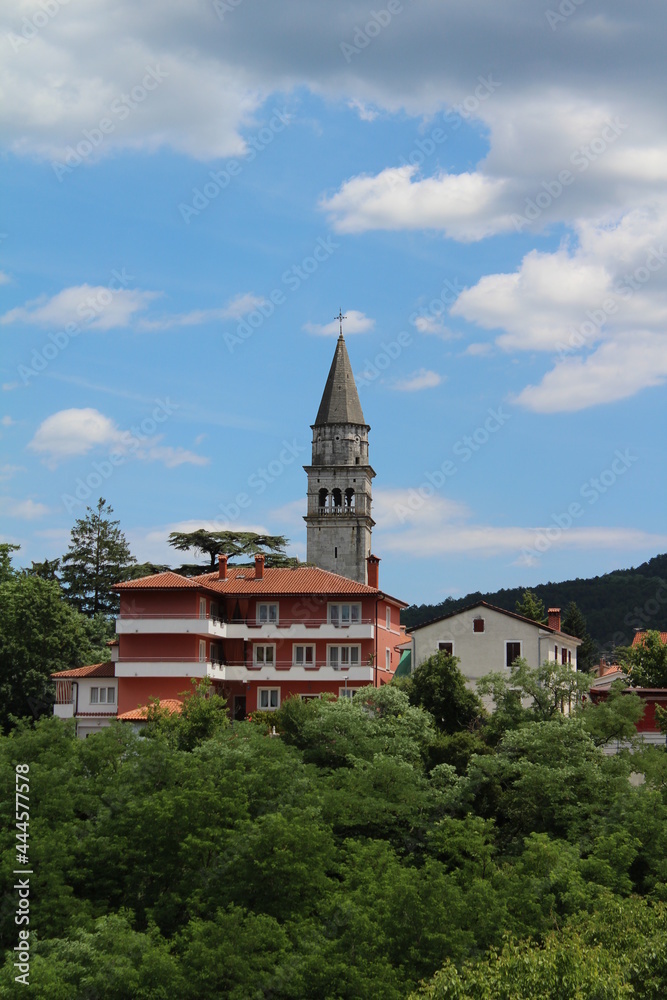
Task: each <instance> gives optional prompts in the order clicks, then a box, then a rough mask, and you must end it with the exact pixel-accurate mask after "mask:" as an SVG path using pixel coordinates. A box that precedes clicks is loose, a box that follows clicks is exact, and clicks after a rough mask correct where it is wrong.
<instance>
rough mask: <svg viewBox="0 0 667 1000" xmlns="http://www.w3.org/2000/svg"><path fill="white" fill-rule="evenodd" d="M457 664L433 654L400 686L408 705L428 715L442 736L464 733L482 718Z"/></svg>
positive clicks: (440, 655) (441, 653)
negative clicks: (444, 734) (407, 699)
mask: <svg viewBox="0 0 667 1000" xmlns="http://www.w3.org/2000/svg"><path fill="white" fill-rule="evenodd" d="M458 662H459V661H458V659H457V658H456V657H455V656H451V655H450V654H449V653H445V652H438V653H434V654H433V656H429V658H428V659H427V660H425V661H424V662H423V663H421V664H420V665H419V666H418V667H417V669H416V670H415V671H414V672H413V673H412V674H410V676H409V677H407V678H406V679H405V680H404V681H402V682H401V687H402V689H403V690H404V691H405V692H406V694H407V696H408V698H409V699H410V703H411V704H412V705H417V706H419V707H420V708H423V709H425V710H426V711H427V712H430V713H431V715H432V716H433V719H434V721H435V724H436V726H437V727H438V729H440V730H441V731H442V732H444V733H455V732H458V731H459V730H461V729H468V728H469V727H470V726H473V725H474V724H475V722H476V721H477V720H478V719H479V718H480V717H481V716H482V715H483V708H482V703H481V701H480V700H479V698H478V697H477V695H476V694H475V693H474V692H473V691H470V690H469V689H468V688H467V687H466V682H465V678H464V676H463V674H462V673H461V671H460V670H459V668H458Z"/></svg>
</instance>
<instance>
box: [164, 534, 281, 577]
mask: <svg viewBox="0 0 667 1000" xmlns="http://www.w3.org/2000/svg"><path fill="white" fill-rule="evenodd" d="M169 544H170V545H173V547H174V548H175V549H178V550H179V551H181V552H189V551H190V550H193V551H194V552H200V553H202V555H203V554H207V555H208V557H209V559H210V560H211V564H210V566H211V569H215V567H216V560H217V558H218V556H219V555H227V556H231V557H232V558H236V557H239V556H253V555H255V554H256V553H258V552H267V551H268V552H269V553H276V554H277V555H278V556H283V557H285V556H284V552H283V551H282V550H283V549H284V548H285V546H286V545H287V544H288V539H287V538H285V537H284V535H260V534H258V533H257V532H256V531H207V530H206V528H197V530H196V531H172V532H171V534H170V535H169ZM285 558H286V557H285Z"/></svg>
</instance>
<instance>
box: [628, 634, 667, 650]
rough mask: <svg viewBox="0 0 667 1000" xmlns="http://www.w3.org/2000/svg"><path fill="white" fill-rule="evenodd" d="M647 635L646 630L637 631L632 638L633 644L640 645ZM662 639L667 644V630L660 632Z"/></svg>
mask: <svg viewBox="0 0 667 1000" xmlns="http://www.w3.org/2000/svg"><path fill="white" fill-rule="evenodd" d="M645 635H646V631H644V632H635V634H634V638H633V640H632V645H633V646H639V645H640V644H641V643H642V642H643V641H644V636H645ZM660 641H661V642H664V643H666V644H667V632H661V633H660Z"/></svg>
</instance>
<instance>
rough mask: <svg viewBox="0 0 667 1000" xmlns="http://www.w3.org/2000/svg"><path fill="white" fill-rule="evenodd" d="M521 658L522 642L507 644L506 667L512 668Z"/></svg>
mask: <svg viewBox="0 0 667 1000" xmlns="http://www.w3.org/2000/svg"><path fill="white" fill-rule="evenodd" d="M520 656H521V643H520V642H506V643H505V666H507V667H511V666H512V664H513V663H514V661H515V660H518V659H519V657H520Z"/></svg>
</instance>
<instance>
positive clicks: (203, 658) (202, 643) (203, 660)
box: [199, 639, 206, 663]
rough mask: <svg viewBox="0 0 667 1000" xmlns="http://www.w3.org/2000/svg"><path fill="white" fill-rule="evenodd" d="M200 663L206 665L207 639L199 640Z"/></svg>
mask: <svg viewBox="0 0 667 1000" xmlns="http://www.w3.org/2000/svg"><path fill="white" fill-rule="evenodd" d="M199 662H200V663H206V639H200V640H199Z"/></svg>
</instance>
